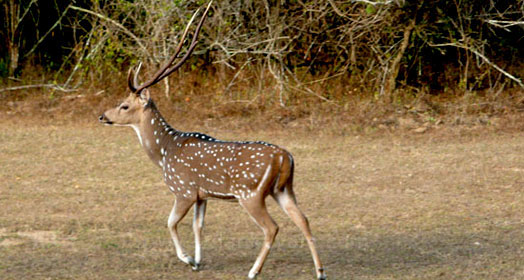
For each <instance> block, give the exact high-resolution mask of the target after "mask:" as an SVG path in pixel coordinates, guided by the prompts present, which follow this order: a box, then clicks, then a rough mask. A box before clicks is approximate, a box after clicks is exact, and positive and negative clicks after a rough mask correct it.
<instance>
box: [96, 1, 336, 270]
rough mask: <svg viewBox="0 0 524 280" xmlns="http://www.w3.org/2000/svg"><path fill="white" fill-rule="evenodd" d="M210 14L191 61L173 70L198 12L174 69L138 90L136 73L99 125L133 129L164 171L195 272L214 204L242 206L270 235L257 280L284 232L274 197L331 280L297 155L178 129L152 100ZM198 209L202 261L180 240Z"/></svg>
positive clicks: (174, 221)
mask: <svg viewBox="0 0 524 280" xmlns="http://www.w3.org/2000/svg"><path fill="white" fill-rule="evenodd" d="M209 8H210V5H208V7H207V9H206V10H205V12H204V14H203V16H202V19H201V20H200V22H199V23H198V25H197V27H196V30H195V34H194V36H193V38H192V41H191V43H190V45H189V48H188V50H187V52H186V53H185V55H184V56H183V57H182V58H181V59H180V60H179V61H178V62H177V63H176V64H174V65H173V62H174V61H175V59H176V58H177V56H178V55H179V53H180V51H181V49H182V46H183V44H184V40H185V38H186V35H187V33H188V30H189V27H190V26H191V23H192V22H193V20H194V18H195V16H196V15H197V13H198V11H197V12H196V13H195V14H194V15H193V17H192V18H191V20H190V22H189V24H188V25H187V27H186V29H185V31H184V33H183V35H182V38H181V39H180V42H179V44H178V46H177V48H176V49H175V53H174V54H173V55H172V56H171V58H170V59H169V61H168V62H167V64H166V65H165V66H164V67H162V68H161V69H160V70H158V71H157V72H156V74H154V76H153V77H152V78H151V79H149V80H148V81H147V82H145V83H143V84H138V75H139V72H140V65H139V66H138V69H137V70H136V71H134V72H135V73H134V77H133V78H132V76H133V75H132V72H133V69H132V68H131V69H130V71H129V73H128V86H129V89H130V90H131V93H130V94H129V96H128V97H127V98H126V99H125V100H124V101H123V102H122V103H121V104H120V105H118V106H117V107H116V108H113V109H109V110H107V111H106V112H104V113H103V114H102V115H101V116H100V117H99V121H100V122H101V123H104V124H106V125H115V126H130V127H132V128H133V129H134V130H135V132H136V134H137V135H138V140H139V141H140V144H141V146H142V147H143V148H144V149H145V151H146V153H147V155H148V156H149V158H150V159H151V160H152V161H153V163H154V164H156V165H158V166H159V167H160V168H161V169H162V173H163V176H164V181H165V183H166V184H167V186H168V187H169V190H170V191H171V192H172V193H173V194H174V195H175V203H174V206H173V209H172V210H171V213H170V215H169V219H168V223H167V224H168V228H169V231H170V233H171V238H172V239H173V243H174V245H175V249H176V253H177V256H178V258H179V259H180V260H181V261H183V262H184V263H186V264H189V265H191V266H192V268H193V269H194V270H198V269H199V267H200V263H201V260H202V254H201V247H200V240H201V231H202V227H203V225H204V215H205V212H206V203H207V200H208V199H221V200H226V201H237V202H238V203H239V204H240V205H241V206H242V207H243V208H244V209H245V210H246V211H247V213H248V214H249V216H250V217H251V218H252V219H253V220H254V221H255V223H256V224H257V225H258V226H259V227H260V228H262V231H263V232H264V245H263V246H262V248H261V250H260V253H259V254H258V257H257V259H256V261H255V263H254V265H253V266H252V268H251V270H250V271H249V274H248V277H249V278H250V279H253V278H255V277H256V276H257V275H258V274H259V273H260V271H261V269H262V266H263V264H264V261H265V259H266V257H267V255H268V253H269V250H270V248H271V245H272V244H273V241H274V240H275V236H276V234H277V232H278V226H277V224H276V223H275V222H274V221H273V219H272V218H271V217H270V215H269V213H268V211H267V208H266V203H265V199H266V197H267V196H271V197H273V198H274V199H275V200H276V202H277V203H278V205H279V206H280V207H281V208H282V209H283V210H284V212H285V213H286V214H287V215H288V216H289V217H290V218H291V219H292V220H293V222H294V223H295V224H296V225H297V226H298V227H299V228H300V230H301V231H302V233H303V234H304V236H305V238H306V240H307V243H308V245H309V249H310V250H311V254H312V256H313V261H314V264H315V269H316V275H317V278H318V279H326V276H325V274H324V269H323V267H322V263H321V262H320V259H319V256H318V253H317V250H316V249H315V245H314V240H313V237H312V235H311V230H310V228H309V224H308V220H307V219H306V217H305V216H304V214H302V212H301V211H300V210H299V208H298V207H297V202H296V199H295V194H294V191H293V170H294V162H293V157H292V156H291V154H290V153H289V152H288V151H286V150H284V149H282V148H280V147H278V146H276V145H272V144H268V143H265V142H260V141H258V142H229V141H221V140H218V139H215V138H213V137H211V136H208V135H205V134H203V133H195V132H190V133H188V132H182V131H178V130H175V129H173V128H172V127H171V126H170V125H169V124H168V123H167V122H166V120H165V119H164V118H163V117H162V115H161V114H160V112H159V110H158V109H157V107H156V106H155V103H154V102H153V100H152V99H151V96H150V93H149V90H148V88H149V87H150V86H152V85H154V84H156V83H158V82H159V81H160V80H162V79H164V78H166V77H167V76H168V75H169V74H171V73H172V72H173V71H175V70H177V69H178V68H179V67H180V66H181V65H182V64H183V63H184V62H185V61H186V60H187V59H188V57H189V56H190V55H191V52H192V51H193V49H194V48H195V46H196V44H197V36H198V33H199V31H200V29H201V27H202V24H203V22H204V20H205V18H206V15H207V13H208V11H209ZM192 205H195V206H194V217H193V232H194V235H195V258H194V259H193V258H192V257H190V256H189V255H188V254H186V252H185V251H184V249H183V248H182V245H181V243H180V239H179V236H178V233H177V225H178V223H179V222H180V221H181V220H182V218H184V216H185V215H186V213H187V212H188V210H189V209H190V208H191V206H192Z"/></svg>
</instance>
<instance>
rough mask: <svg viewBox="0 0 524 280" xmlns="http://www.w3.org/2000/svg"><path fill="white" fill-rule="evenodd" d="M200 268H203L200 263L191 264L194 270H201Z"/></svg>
mask: <svg viewBox="0 0 524 280" xmlns="http://www.w3.org/2000/svg"><path fill="white" fill-rule="evenodd" d="M200 268H202V266H201V265H200V264H199V263H195V264H194V265H193V266H191V269H193V271H200Z"/></svg>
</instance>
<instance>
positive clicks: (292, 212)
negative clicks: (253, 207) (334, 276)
mask: <svg viewBox="0 0 524 280" xmlns="http://www.w3.org/2000/svg"><path fill="white" fill-rule="evenodd" d="M271 195H272V196H273V198H274V199H275V200H276V201H277V203H278V205H279V206H280V208H282V209H283V210H284V212H286V214H287V215H288V216H289V217H290V218H291V220H293V222H294V223H295V225H297V227H299V228H300V230H301V231H302V234H304V237H305V238H306V241H307V244H308V246H309V250H310V251H311V255H312V257H313V262H314V263H315V269H316V274H317V278H318V279H326V275H325V273H324V268H323V266H322V263H321V261H320V258H319V256H318V253H317V249H316V248H315V243H314V238H313V235H312V234H311V229H310V227H309V222H308V220H307V218H306V216H305V215H304V214H303V213H302V211H300V209H299V208H298V205H297V201H296V198H295V193H294V192H293V187H292V180H291V179H290V180H288V182H287V183H286V185H285V186H284V187H283V188H281V189H279V190H275V192H274V193H272V194H271Z"/></svg>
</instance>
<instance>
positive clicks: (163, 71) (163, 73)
mask: <svg viewBox="0 0 524 280" xmlns="http://www.w3.org/2000/svg"><path fill="white" fill-rule="evenodd" d="M211 3H213V1H210V2H209V4H208V5H207V8H206V10H205V11H204V14H203V15H202V19H200V22H199V23H198V25H197V27H196V30H195V35H194V36H193V39H192V40H191V44H190V45H189V48H188V50H187V52H186V54H185V55H184V56H183V57H182V59H181V60H180V61H178V62H177V63H176V64H175V65H172V64H173V62H174V61H175V59H176V58H177V56H178V54H179V53H180V51H181V50H182V46H183V45H184V41H185V39H186V36H187V33H188V32H189V27H190V26H191V23H193V20H194V19H195V17H196V15H197V14H198V12H199V11H200V9H198V10H197V11H196V12H195V13H194V14H193V16H192V17H191V19H190V20H189V23H188V24H187V26H186V29H185V30H184V33H183V34H182V38H181V39H180V43H179V44H178V46H177V48H176V50H175V53H174V54H173V55H172V56H171V58H170V59H169V61H168V62H167V63H166V64H165V65H164V66H163V67H162V68H160V69H159V70H158V71H157V72H156V73H155V75H153V77H152V78H151V79H149V80H148V81H147V82H145V83H143V84H141V85H138V73H139V72H140V66H141V64H139V66H138V67H137V71H136V72H135V75H134V78H133V79H131V76H132V75H131V73H132V72H133V68H130V69H129V72H128V75H127V84H128V86H129V89H131V91H132V92H134V93H136V94H140V92H141V91H142V90H144V89H145V88H148V87H150V86H152V85H154V84H156V83H158V82H159V81H161V80H162V79H164V78H165V77H167V76H169V74H171V73H173V72H174V71H176V70H177V69H178V68H180V66H182V64H184V62H185V61H186V60H187V59H188V58H189V56H191V53H192V52H193V50H194V49H195V47H196V45H197V43H198V41H197V38H198V33H200V29H201V28H202V25H203V24H204V20H205V19H206V16H207V12H209V8H210V7H211Z"/></svg>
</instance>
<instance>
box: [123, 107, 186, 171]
mask: <svg viewBox="0 0 524 280" xmlns="http://www.w3.org/2000/svg"><path fill="white" fill-rule="evenodd" d="M150 102H151V104H149V105H148V106H150V108H148V109H147V110H146V111H145V112H144V116H143V118H142V120H141V122H140V124H139V125H138V126H133V129H135V131H136V133H137V135H138V140H139V141H140V144H141V145H142V147H143V148H144V150H145V151H146V153H147V155H148V156H149V158H150V159H151V160H152V161H153V163H155V164H156V165H158V166H160V167H162V153H161V152H162V149H165V146H166V145H168V143H169V141H168V140H169V139H172V136H171V137H170V135H173V134H175V133H178V131H176V130H175V129H173V128H172V127H171V126H170V125H169V124H168V123H167V122H166V121H165V119H164V117H162V115H161V114H160V112H159V111H158V109H157V108H156V106H155V104H154V103H153V102H152V101H150Z"/></svg>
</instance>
